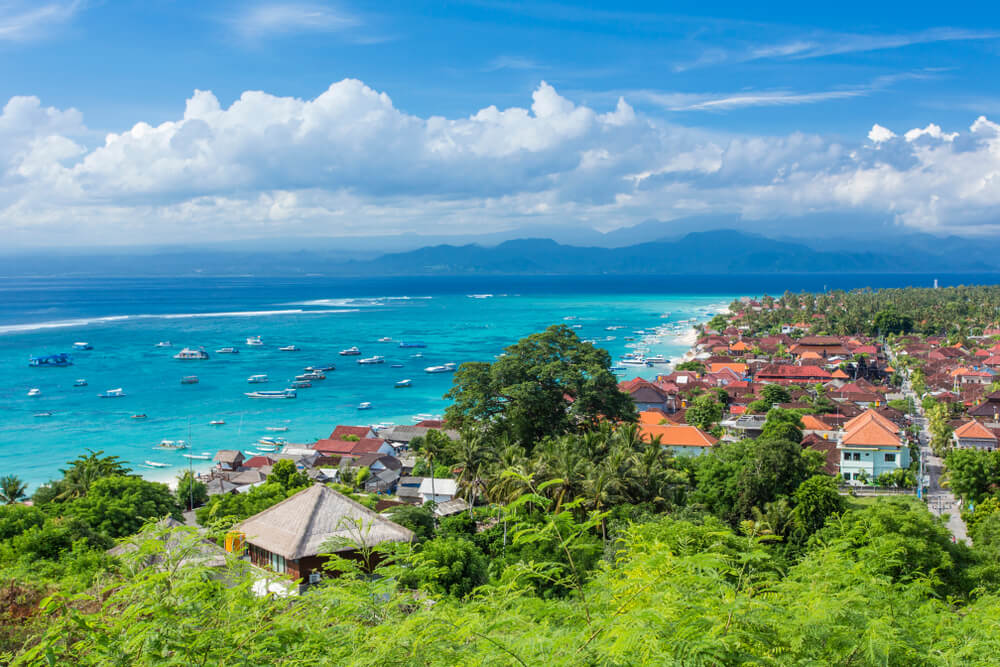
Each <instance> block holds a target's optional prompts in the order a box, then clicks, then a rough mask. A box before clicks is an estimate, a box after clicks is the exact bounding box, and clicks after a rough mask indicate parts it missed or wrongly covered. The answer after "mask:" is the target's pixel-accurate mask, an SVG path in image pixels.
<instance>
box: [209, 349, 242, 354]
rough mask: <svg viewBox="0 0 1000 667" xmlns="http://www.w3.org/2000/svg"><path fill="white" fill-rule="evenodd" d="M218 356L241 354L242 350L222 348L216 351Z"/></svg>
mask: <svg viewBox="0 0 1000 667" xmlns="http://www.w3.org/2000/svg"><path fill="white" fill-rule="evenodd" d="M215 353H216V354H239V353H240V348H238V347H220V348H219V349H218V350H216V351H215Z"/></svg>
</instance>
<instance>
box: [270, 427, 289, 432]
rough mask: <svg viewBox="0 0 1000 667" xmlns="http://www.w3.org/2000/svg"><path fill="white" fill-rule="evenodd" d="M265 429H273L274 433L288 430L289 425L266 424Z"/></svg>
mask: <svg viewBox="0 0 1000 667" xmlns="http://www.w3.org/2000/svg"><path fill="white" fill-rule="evenodd" d="M264 430H265V431H271V432H273V433H284V432H285V431H287V430H288V427H287V426H265V427H264Z"/></svg>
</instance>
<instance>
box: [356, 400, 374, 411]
mask: <svg viewBox="0 0 1000 667" xmlns="http://www.w3.org/2000/svg"><path fill="white" fill-rule="evenodd" d="M371 409H372V404H371V403H369V402H368V401H365V402H364V403H358V410H371Z"/></svg>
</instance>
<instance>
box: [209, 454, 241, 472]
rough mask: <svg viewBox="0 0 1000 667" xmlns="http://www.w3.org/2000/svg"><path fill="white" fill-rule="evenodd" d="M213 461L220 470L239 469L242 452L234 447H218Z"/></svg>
mask: <svg viewBox="0 0 1000 667" xmlns="http://www.w3.org/2000/svg"><path fill="white" fill-rule="evenodd" d="M215 462H216V463H217V464H218V466H219V468H220V469H221V470H239V469H240V468H241V467H242V466H243V452H241V451H239V450H236V449H220V450H219V451H218V452H216V453H215Z"/></svg>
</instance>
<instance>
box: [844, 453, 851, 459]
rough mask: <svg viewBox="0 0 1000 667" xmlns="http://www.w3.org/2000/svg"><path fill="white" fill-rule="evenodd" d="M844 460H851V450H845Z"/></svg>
mask: <svg viewBox="0 0 1000 667" xmlns="http://www.w3.org/2000/svg"><path fill="white" fill-rule="evenodd" d="M844 460H845V461H850V460H851V453H850V452H844Z"/></svg>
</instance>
